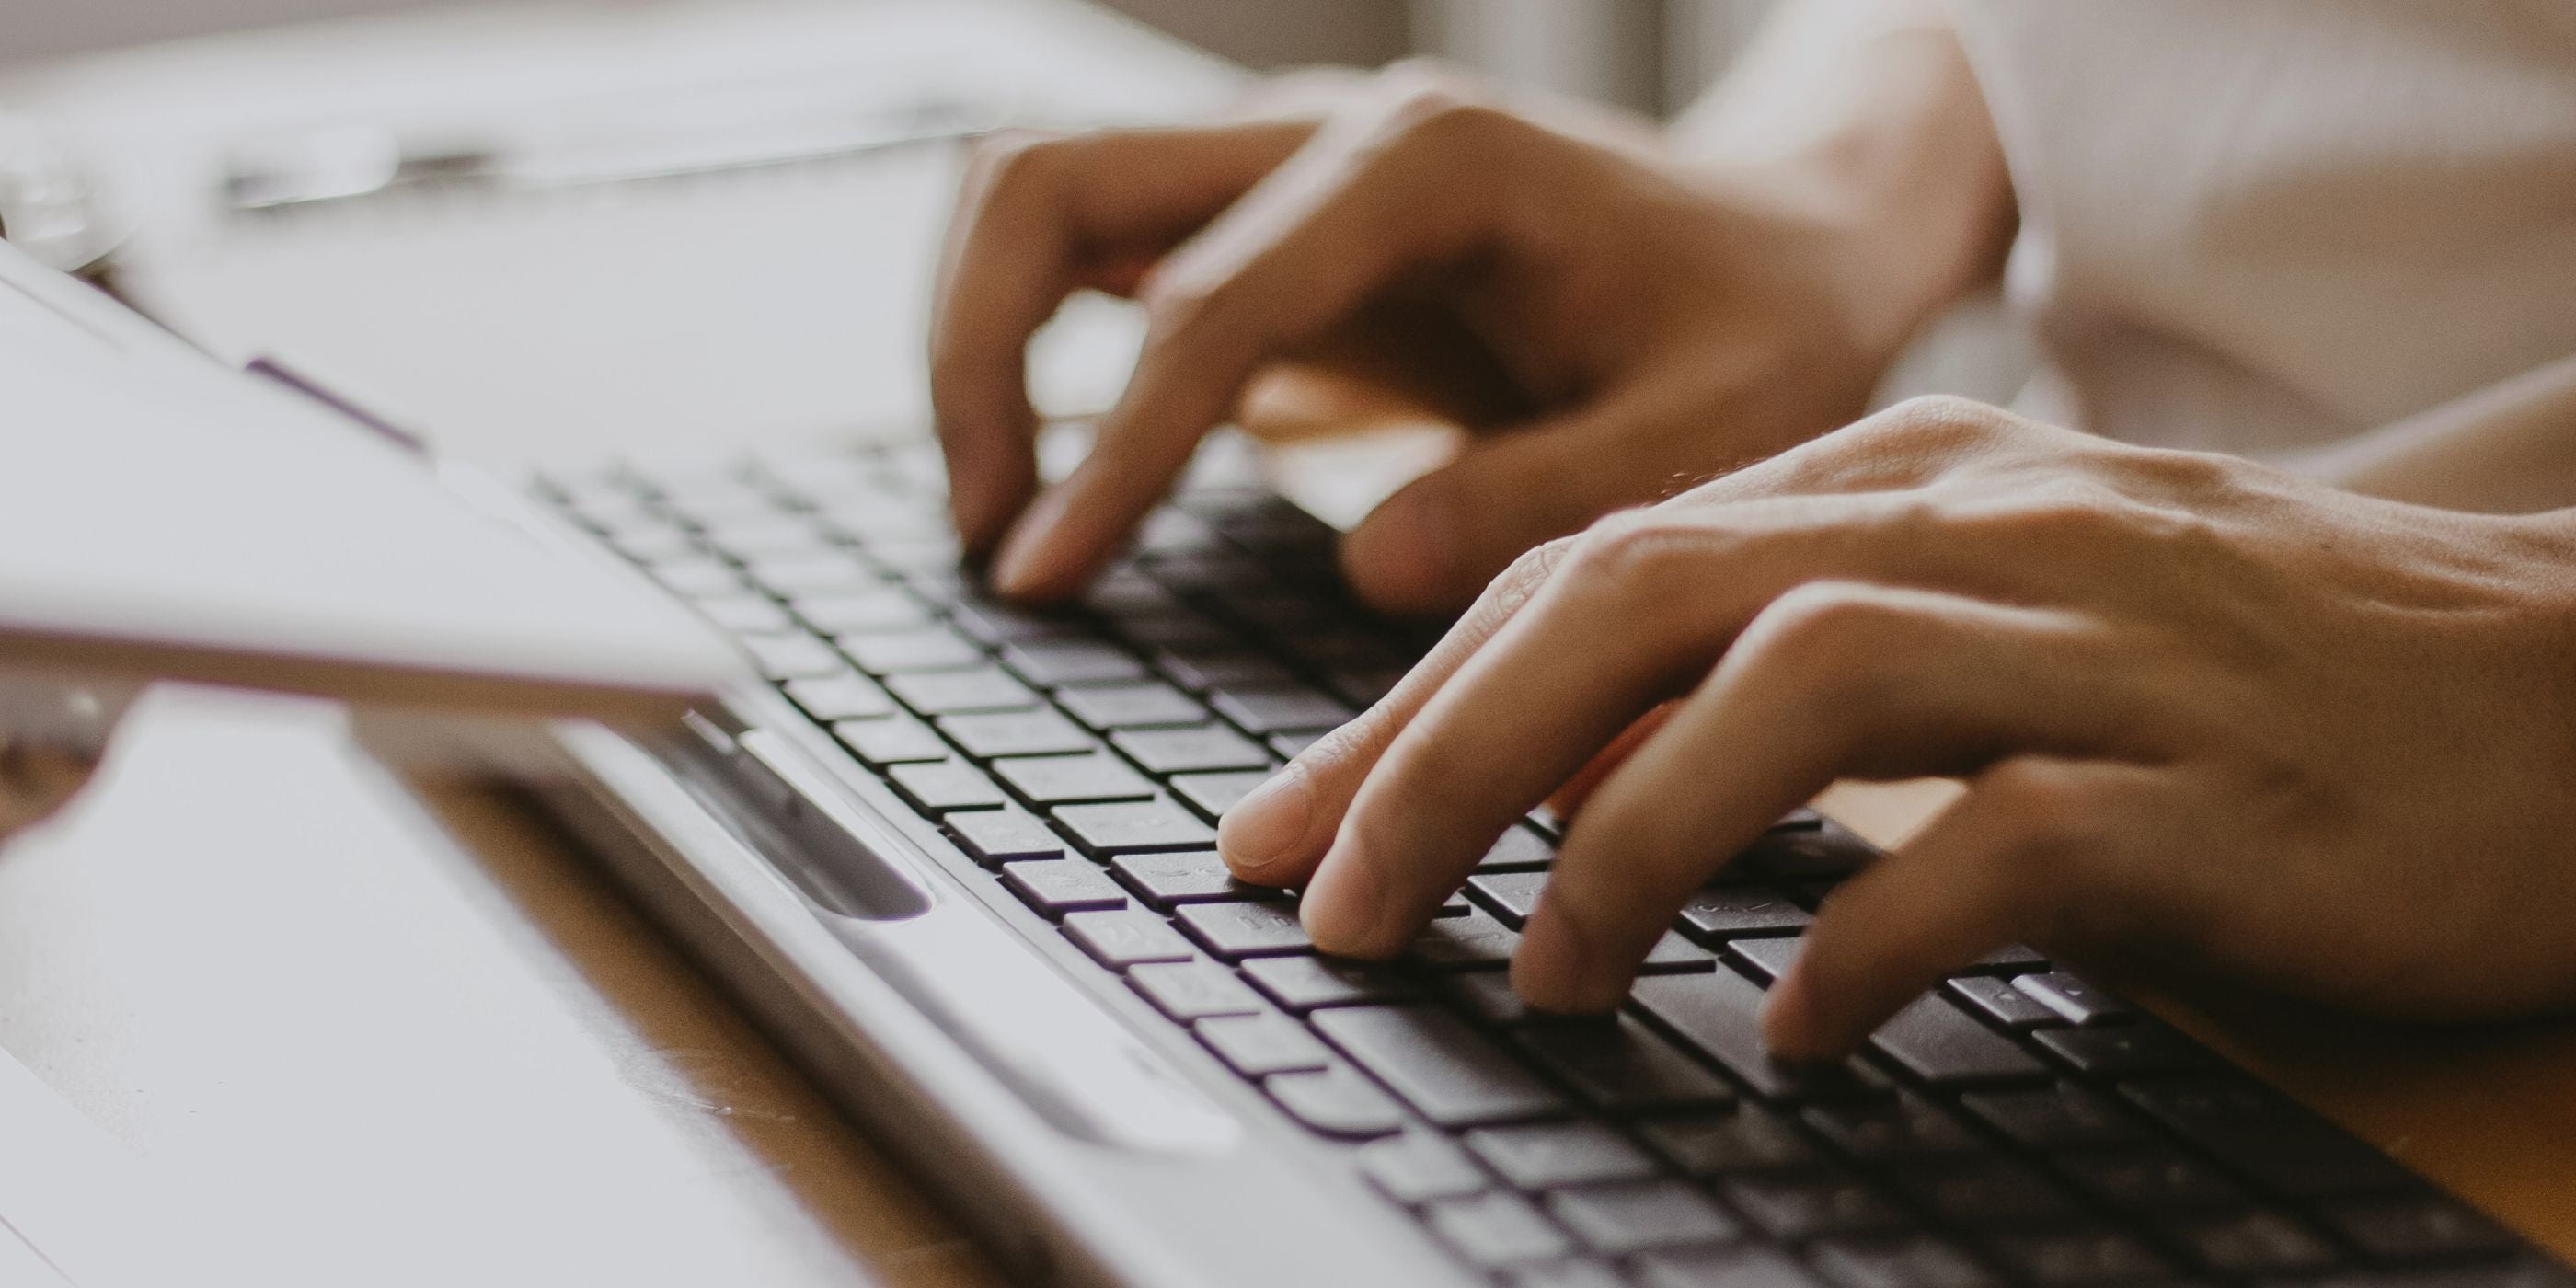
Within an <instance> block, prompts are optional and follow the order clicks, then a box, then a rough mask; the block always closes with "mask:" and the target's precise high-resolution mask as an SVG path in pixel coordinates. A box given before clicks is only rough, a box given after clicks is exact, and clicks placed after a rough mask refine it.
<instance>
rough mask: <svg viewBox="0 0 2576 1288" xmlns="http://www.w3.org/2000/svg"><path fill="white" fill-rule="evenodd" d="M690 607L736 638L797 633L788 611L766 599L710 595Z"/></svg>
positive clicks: (746, 596)
mask: <svg viewBox="0 0 2576 1288" xmlns="http://www.w3.org/2000/svg"><path fill="white" fill-rule="evenodd" d="M689 607H691V608H694V609H696V610H698V615H699V616H701V617H704V618H706V619H707V620H708V621H710V622H713V623H715V624H716V625H717V626H718V627H720V628H722V629H724V630H726V631H730V632H732V633H733V634H736V635H784V634H786V633H788V632H789V631H792V630H795V629H796V623H795V622H794V621H792V620H791V619H789V617H788V616H787V610H786V609H784V608H780V607H779V606H778V601H777V600H774V599H771V598H769V597H768V596H766V595H754V594H749V593H745V594H739V595H709V596H707V597H705V598H702V599H693V600H691V601H689Z"/></svg>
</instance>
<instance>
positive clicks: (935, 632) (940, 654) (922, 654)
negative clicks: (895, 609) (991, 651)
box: [833, 623, 984, 675]
mask: <svg viewBox="0 0 2576 1288" xmlns="http://www.w3.org/2000/svg"><path fill="white" fill-rule="evenodd" d="M833 643H835V644H838V645H840V646H841V651H842V652H843V653H845V654H848V655H849V659H850V660H851V661H853V662H856V663H858V664H859V669H860V670H862V671H865V672H867V673H868V674H870V675H892V674H895V673H897V672H902V671H955V670H959V669H961V668H964V667H970V666H981V665H983V662H984V650H982V649H980V648H977V647H975V646H974V645H973V644H971V643H968V642H967V641H966V639H965V637H963V636H961V635H959V634H958V633H957V632H955V631H952V630H950V629H948V628H947V627H945V626H940V625H937V624H935V623H934V624H932V625H929V626H916V627H913V628H911V629H909V630H901V631H883V632H878V633H874V634H866V635H844V636H841V637H840V638H839V639H837V640H834V641H833Z"/></svg>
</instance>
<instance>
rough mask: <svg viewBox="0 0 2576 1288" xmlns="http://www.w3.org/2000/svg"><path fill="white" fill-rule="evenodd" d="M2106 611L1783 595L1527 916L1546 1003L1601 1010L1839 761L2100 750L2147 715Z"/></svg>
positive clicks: (1539, 994)
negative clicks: (2138, 709) (2121, 672)
mask: <svg viewBox="0 0 2576 1288" xmlns="http://www.w3.org/2000/svg"><path fill="white" fill-rule="evenodd" d="M2113 647H2114V646H2113V645H2112V644H2111V642H2110V640H2109V639H2108V637H2107V636H2106V635H2105V634H2104V633H2103V632H2102V630H2101V628H2100V627H2098V626H2096V625H2094V624H2093V623H2092V622H2091V621H2090V620H2089V619H2086V618H2083V617H2079V616H2076V615H2073V614H2067V613H2060V612H2056V611H2052V610H2042V609H2029V608H2015V607H2006V606H2002V605H1996V604H1989V603H1984V602H1980V601H1977V600H1972V599H1967V598H1963V597H1960V596H1955V595H1947V594H1937V593H1929V592H1923V591H1912V590H1897V589H1890V588H1886V587H1880V586H1867V585H1855V584H1837V583H1832V582H1810V583H1808V584H1806V585H1803V586H1800V587H1799V588H1798V589H1797V590H1796V591H1793V592H1791V593H1790V594H1788V595H1785V596H1782V597H1781V598H1780V599H1779V600H1778V601H1777V602H1775V603H1773V604H1772V605H1771V606H1770V607H1769V608H1766V609H1765V610H1764V611H1763V613H1762V615H1761V616H1760V617H1759V618H1757V619H1756V620H1755V621H1754V623H1753V624H1752V625H1751V626H1750V627H1748V628H1747V629H1746V630H1745V632H1744V634H1743V636H1742V637H1741V638H1739V639H1738V640H1737V641H1736V642H1735V645H1734V647H1733V648H1732V649H1730V650H1729V651H1728V653H1727V655H1726V657H1725V658H1724V660H1722V661H1721V662H1719V664H1718V665H1717V667H1716V669H1715V670H1714V671H1713V672H1712V673H1711V674H1710V676H1709V678H1708V680H1707V682H1706V683H1705V684H1703V685H1701V686H1700V688H1699V689H1698V691H1696V692H1695V693H1693V694H1692V695H1691V697H1690V698H1688V699H1686V700H1685V701H1684V702H1683V703H1682V704H1681V706H1680V709H1679V710H1678V711H1677V712H1676V714H1675V715H1674V716H1673V718H1672V719H1671V720H1670V721H1669V722H1667V723H1666V725H1665V727H1664V729H1663V730H1662V732H1660V733H1658V734H1657V735H1655V736H1654V737H1653V738H1652V739H1650V740H1648V742H1647V743H1646V745H1645V746H1643V747H1641V748H1639V749H1638V751H1637V753H1636V754H1635V755H1634V756H1632V757H1630V758H1629V760H1628V763H1627V764H1626V765H1624V766H1622V767H1621V768H1620V769H1619V770H1618V771H1617V772H1615V773H1613V774H1612V775H1611V776H1610V778H1609V780H1608V781H1607V782H1605V783H1603V784H1602V786H1601V789H1600V790H1599V791H1598V792H1597V793H1595V795H1594V798H1593V800H1592V802H1591V805H1590V807H1589V808H1588V809H1587V810H1586V812H1585V815H1584V818H1583V821H1582V823H1581V824H1580V825H1578V826H1576V827H1575V828H1574V829H1573V830H1572V831H1571V832H1570V833H1569V834H1568V836H1567V837H1566V842H1565V845H1564V847H1563V849H1562V850H1561V851H1560V853H1559V854H1558V856H1557V862H1556V865H1555V867H1554V868H1552V869H1551V870H1550V873H1549V877H1548V884H1547V888H1546V889H1545V891H1543V892H1542V894H1541V897H1540V900H1539V906H1538V907H1537V908H1536V909H1534V910H1533V911H1532V913H1531V915H1530V919H1529V924H1528V925H1527V926H1526V927H1524V936H1523V939H1522V947H1521V952H1520V955H1519V959H1518V960H1517V961H1516V962H1515V963H1514V972H1515V974H1514V982H1515V984H1516V985H1517V986H1518V988H1519V990H1520V992H1521V995H1522V996H1523V997H1525V998H1528V999H1529V1000H1530V1002H1531V1003H1532V1004H1533V1005H1538V1006H1543V1007H1547V1008H1550V1009H1561V1010H1568V1011H1590V1010H1600V1009H1604V1008H1607V1007H1609V1006H1613V1005H1616V1004H1617V1002H1618V1000H1619V999H1620V998H1621V997H1624V996H1626V994H1627V991H1628V985H1629V983H1630V981H1631V980H1632V979H1633V978H1634V977H1635V975H1636V971H1637V966H1638V964H1639V963H1640V962H1642V961H1643V960H1644V959H1645V956H1646V953H1647V951H1648V950H1649V949H1651V948H1652V947H1653V946H1654V943H1655V941H1656V940H1657V939H1658V938H1659V937H1661V935H1662V934H1663V932H1664V931H1665V930H1666V929H1667V928H1669V927H1670V926H1671V925H1672V923H1673V917H1674V915H1675V914H1676V913H1677V912H1678V911H1679V910H1680V908H1681V905H1682V902H1683V900H1685V899H1686V898H1688V897H1689V895H1690V892H1691V891H1692V890H1694V889H1696V888H1697V887H1698V886H1699V885H1700V884H1701V883H1702V882H1704V881H1705V880H1707V878H1708V877H1709V876H1710V875H1711V874H1712V873H1714V872H1716V871H1718V870H1719V869H1720V868H1722V867H1723V866H1725V864H1726V862H1727V861H1728V860H1729V859H1731V858H1732V857H1733V856H1735V855H1736V854H1738V853H1740V852H1741V851H1742V850H1743V849H1744V847H1745V846H1747V845H1750V844H1751V843H1752V842H1753V840H1754V839H1755V838H1756V837H1758V836H1760V835H1761V833H1762V830H1763V829H1764V828H1765V827H1768V826H1770V825H1771V824H1772V823H1773V822H1774V821H1776V820H1778V819H1779V817H1780V816H1781V815H1782V814H1784V813H1787V812H1788V811H1789V810H1791V809H1794V808H1796V807H1797V806H1798V805H1799V804H1800V803H1802V802H1805V801H1807V800H1809V799H1811V798H1813V797H1814V796H1815V794H1816V793H1817V792H1820V791H1822V790H1824V788H1825V787H1826V786H1827V785H1828V784H1830V783H1832V782H1833V781H1834V780H1835V779H1837V778H1842V777H1849V776H1858V777H1917V776H1930V775H1940V774H1949V773H1954V772H1958V771H1960V770H1962V769H1970V768H1974V767H1976V766H1978V765H1981V764H1983V763H1984V762H1986V761H1988V760H1990V759H1993V758H1994V757H1996V756H1998V755H2004V754H2019V753H2023V752H2030V751H2044V752H2055V753H2073V752H2089V751H2093V750H2097V749H2099V748H2100V747H2101V746H2102V745H2103V744H2104V743H2106V742H2108V741H2110V740H2112V739H2114V738H2115V737H2116V736H2117V735H2116V733H2115V732H2114V731H2116V730H2118V729H2120V728H2122V727H2123V726H2122V725H2121V723H2120V722H2121V721H2122V720H2123V719H2125V718H2126V717H2127V716H2128V714H2129V713H2128V712H2127V710H2125V708H2126V707H2127V706H2128V705H2130V703H2129V700H2128V699H2127V698H2125V697H2124V696H2123V695H2122V691H2121V688H2120V686H2118V685H2116V684H2105V683H2104V682H2103V681H2102V679H2101V676H2102V675H2103V674H2104V672H2105V669H2106V667H2108V666H2109V665H2110V664H2111V663H2112V662H2113V661H2114V653H2113Z"/></svg>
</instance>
